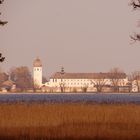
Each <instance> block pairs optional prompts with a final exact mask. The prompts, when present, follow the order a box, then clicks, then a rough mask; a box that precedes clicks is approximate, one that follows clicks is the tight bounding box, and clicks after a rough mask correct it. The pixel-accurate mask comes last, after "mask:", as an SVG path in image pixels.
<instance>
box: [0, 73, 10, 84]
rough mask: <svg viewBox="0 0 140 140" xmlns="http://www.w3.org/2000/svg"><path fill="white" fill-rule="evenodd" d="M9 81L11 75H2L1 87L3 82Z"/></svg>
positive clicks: (0, 79) (0, 78)
mask: <svg viewBox="0 0 140 140" xmlns="http://www.w3.org/2000/svg"><path fill="white" fill-rule="evenodd" d="M8 79H9V75H8V74H6V73H5V72H2V73H0V86H1V85H2V83H3V82H5V81H7V80H8Z"/></svg>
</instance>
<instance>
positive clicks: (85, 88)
mask: <svg viewBox="0 0 140 140" xmlns="http://www.w3.org/2000/svg"><path fill="white" fill-rule="evenodd" d="M88 87H89V86H88V84H85V85H84V86H83V87H81V89H82V92H84V93H85V92H87V89H88Z"/></svg>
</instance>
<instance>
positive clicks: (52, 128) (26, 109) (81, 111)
mask: <svg viewBox="0 0 140 140" xmlns="http://www.w3.org/2000/svg"><path fill="white" fill-rule="evenodd" d="M0 139H2V140H4V139H10V140H11V139H17V140H19V139H23V140H26V139H31V140H32V139H33V140H34V139H35V140H43V139H44V140H47V139H49V140H50V139H53V140H54V139H64V140H66V139H70V140H72V139H83V140H88V139H93V140H94V139H95V140H106V139H107V140H132V139H135V140H137V139H138V140H139V139H140V106H138V105H115V104H114V105H105V104H102V105H94V104H36V103H34V104H0Z"/></svg>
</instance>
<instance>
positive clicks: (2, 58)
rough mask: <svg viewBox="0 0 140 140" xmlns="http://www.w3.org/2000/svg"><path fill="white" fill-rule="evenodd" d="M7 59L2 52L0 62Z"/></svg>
mask: <svg viewBox="0 0 140 140" xmlns="http://www.w3.org/2000/svg"><path fill="white" fill-rule="evenodd" d="M4 60H5V57H3V56H2V54H1V53H0V62H3V61H4Z"/></svg>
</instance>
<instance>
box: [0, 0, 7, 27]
mask: <svg viewBox="0 0 140 140" xmlns="http://www.w3.org/2000/svg"><path fill="white" fill-rule="evenodd" d="M3 2H4V0H0V4H2V3H3ZM0 15H1V13H0ZM5 24H7V21H2V20H0V25H2V26H3V25H5Z"/></svg>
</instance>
